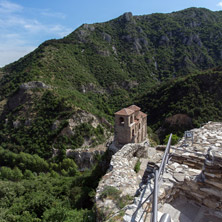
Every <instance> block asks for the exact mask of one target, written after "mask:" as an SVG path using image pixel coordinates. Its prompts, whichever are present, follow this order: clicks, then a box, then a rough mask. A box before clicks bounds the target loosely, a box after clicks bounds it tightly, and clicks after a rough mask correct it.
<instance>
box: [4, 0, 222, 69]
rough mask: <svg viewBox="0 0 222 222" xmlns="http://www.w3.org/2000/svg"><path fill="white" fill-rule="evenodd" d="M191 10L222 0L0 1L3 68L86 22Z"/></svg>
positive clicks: (215, 7) (218, 6) (221, 5)
mask: <svg viewBox="0 0 222 222" xmlns="http://www.w3.org/2000/svg"><path fill="white" fill-rule="evenodd" d="M190 7H202V8H208V9H210V10H212V11H219V10H222V0H109V1H108V0H0V67H3V66H4V65H6V64H9V63H11V62H14V61H16V60H18V59H19V58H20V57H23V56H24V55H26V54H27V53H29V52H31V51H33V50H34V49H35V48H37V47H38V46H39V45H40V44H41V43H42V42H44V41H46V40H49V39H59V38H62V37H64V36H66V35H68V34H69V33H71V32H72V31H74V30H75V29H76V28H78V27H79V26H80V25H82V24H84V23H88V24H91V23H96V22H105V21H108V20H111V19H114V18H116V17H118V16H120V15H122V14H123V13H125V12H132V13H133V15H144V14H152V13H156V12H159V13H170V12H173V11H179V10H182V9H185V8H190Z"/></svg>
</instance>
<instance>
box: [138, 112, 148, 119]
mask: <svg viewBox="0 0 222 222" xmlns="http://www.w3.org/2000/svg"><path fill="white" fill-rule="evenodd" d="M146 116H147V114H146V113H143V112H141V111H139V114H138V115H137V118H140V117H142V118H144V117H146Z"/></svg>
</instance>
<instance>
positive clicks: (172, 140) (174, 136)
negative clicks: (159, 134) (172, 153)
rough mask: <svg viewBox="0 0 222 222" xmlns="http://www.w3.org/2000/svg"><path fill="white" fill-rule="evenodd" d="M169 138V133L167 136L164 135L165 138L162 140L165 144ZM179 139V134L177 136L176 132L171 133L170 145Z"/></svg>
mask: <svg viewBox="0 0 222 222" xmlns="http://www.w3.org/2000/svg"><path fill="white" fill-rule="evenodd" d="M169 138H170V135H167V136H166V137H165V139H164V141H163V142H164V144H167V143H168V140H169ZM179 139H180V137H179V136H177V135H176V134H173V135H172V138H171V145H175V144H177V142H178V141H179Z"/></svg>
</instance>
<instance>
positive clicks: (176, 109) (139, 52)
mask: <svg viewBox="0 0 222 222" xmlns="http://www.w3.org/2000/svg"><path fill="white" fill-rule="evenodd" d="M220 30H222V11H219V12H212V11H210V10H207V9H203V8H190V9H186V10H183V11H179V12H173V13H169V14H159V13H156V14H152V15H144V16H133V15H132V14H131V13H125V14H123V15H122V16H120V17H118V18H116V19H113V20H111V21H108V22H105V23H98V24H90V25H88V24H84V25H82V26H81V27H79V28H78V29H76V30H75V31H74V32H72V33H71V34H69V35H68V36H66V37H64V38H63V39H59V40H49V41H46V42H44V43H42V44H41V45H40V46H39V47H38V48H37V49H36V50H35V51H33V52H32V53H30V54H28V55H27V56H25V57H23V58H21V59H20V60H18V61H16V62H14V63H12V64H9V65H7V66H5V67H4V68H1V69H0V166H1V167H0V178H1V180H0V221H5V222H6V221H7V222H15V221H16V222H17V221H21V222H24V221H36V222H37V221H66V222H68V221H76V222H80V221H84V222H85V221H95V214H94V211H93V198H94V196H95V189H96V187H97V185H98V181H99V179H100V177H101V176H102V175H103V174H104V172H105V171H106V169H107V167H108V165H107V163H108V161H109V156H108V155H107V154H105V155H104V156H102V157H101V156H98V158H97V159H98V163H97V164H96V165H95V166H94V167H93V169H91V170H89V171H85V172H80V171H79V169H78V166H77V165H76V163H75V162H74V161H73V160H72V159H68V158H66V150H67V149H76V148H80V147H82V148H84V147H87V148H91V147H95V146H97V145H100V144H102V143H104V142H105V141H106V139H107V138H108V137H109V136H110V134H111V133H112V127H111V126H112V124H113V113H114V112H115V111H117V110H118V109H120V108H123V107H125V106H128V105H131V104H136V105H139V106H140V107H141V108H142V111H143V112H146V113H147V114H148V125H149V126H150V127H151V128H152V129H153V130H154V131H157V133H158V134H159V136H160V139H161V140H163V139H164V137H165V136H166V135H167V134H168V133H169V132H173V133H176V134H178V135H181V134H182V133H183V131H184V130H186V129H189V128H192V127H196V126H199V125H200V124H201V123H203V122H206V121H209V120H221V119H222V114H221V109H222V91H221V84H222V70H221V68H220V67H221V66H222V32H221V31H220ZM215 67H216V68H215ZM151 128H149V131H150V132H151V131H152V130H151ZM154 136H155V135H154ZM157 140H158V138H157Z"/></svg>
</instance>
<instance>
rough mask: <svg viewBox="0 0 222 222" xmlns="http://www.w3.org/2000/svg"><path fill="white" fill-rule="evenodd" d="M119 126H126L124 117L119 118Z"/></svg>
mask: <svg viewBox="0 0 222 222" xmlns="http://www.w3.org/2000/svg"><path fill="white" fill-rule="evenodd" d="M119 125H124V118H123V117H120V118H119Z"/></svg>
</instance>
